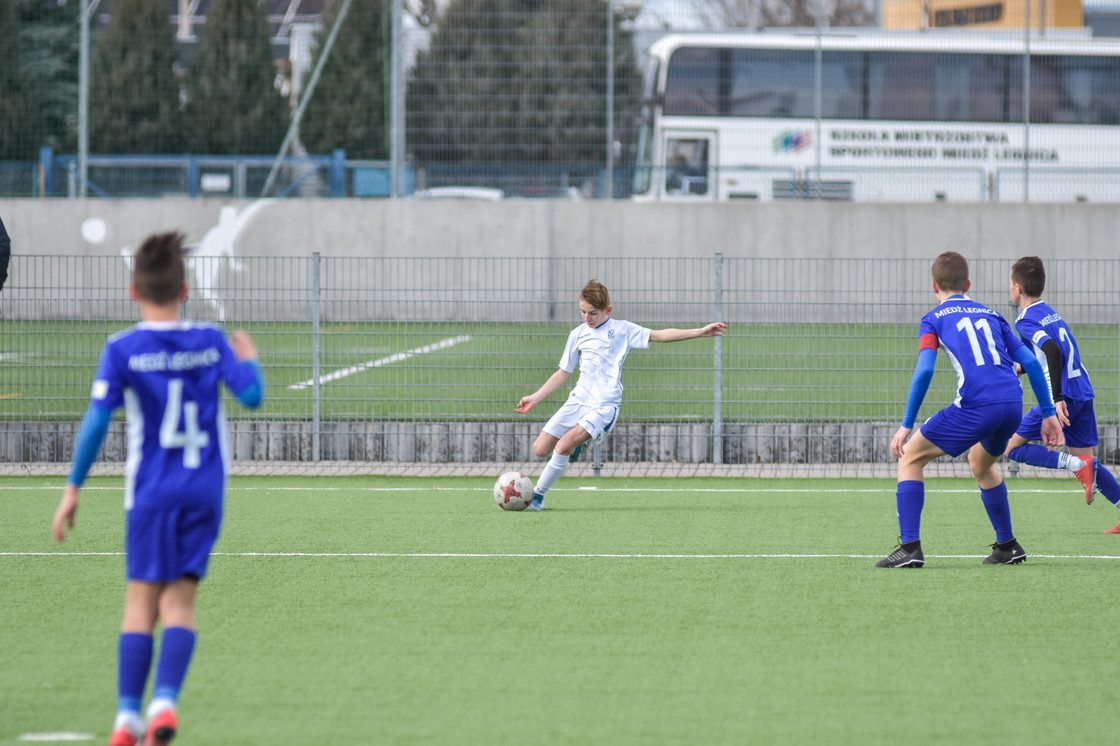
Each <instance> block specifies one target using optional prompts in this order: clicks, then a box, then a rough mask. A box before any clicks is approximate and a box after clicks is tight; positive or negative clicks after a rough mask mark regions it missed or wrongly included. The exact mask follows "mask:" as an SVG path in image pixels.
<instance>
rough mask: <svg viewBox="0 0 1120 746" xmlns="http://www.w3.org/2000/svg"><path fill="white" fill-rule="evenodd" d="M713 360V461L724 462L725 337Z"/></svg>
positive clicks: (718, 292) (719, 263) (719, 275)
mask: <svg viewBox="0 0 1120 746" xmlns="http://www.w3.org/2000/svg"><path fill="white" fill-rule="evenodd" d="M715 279H716V282H715V288H716V289H715V320H716V321H723V253H722V252H719V251H717V252H716V278H715ZM713 350H714V352H713V353H712V355H713V360H712V463H713V464H722V463H723V337H716V338H715V345H714V346H713Z"/></svg>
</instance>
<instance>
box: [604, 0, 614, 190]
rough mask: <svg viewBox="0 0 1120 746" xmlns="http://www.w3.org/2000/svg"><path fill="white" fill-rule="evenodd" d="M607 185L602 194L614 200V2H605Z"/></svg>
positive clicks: (612, 0) (609, 0) (608, 0)
mask: <svg viewBox="0 0 1120 746" xmlns="http://www.w3.org/2000/svg"><path fill="white" fill-rule="evenodd" d="M605 4H606V6H607V111H606V114H607V183H606V191H605V192H604V194H605V195H606V198H607V199H614V0H607V2H606V3H605Z"/></svg>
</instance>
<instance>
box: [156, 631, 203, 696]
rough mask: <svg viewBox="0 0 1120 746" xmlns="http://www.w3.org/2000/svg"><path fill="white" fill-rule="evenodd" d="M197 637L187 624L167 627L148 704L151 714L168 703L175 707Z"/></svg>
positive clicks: (161, 642)
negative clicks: (150, 699) (185, 625)
mask: <svg viewBox="0 0 1120 746" xmlns="http://www.w3.org/2000/svg"><path fill="white" fill-rule="evenodd" d="M195 639H196V635H195V632H194V630H191V629H187V628H186V627H167V628H166V629H164V630H163V637H162V638H161V640H160V646H159V665H158V666H157V667H156V680H155V684H154V686H153V687H152V701H151V704H149V705H148V716H149V717H151V716H152V715H155V714H156V713H159V712H161V711H163V710H165V709H167V707H173V706H174V705H175V703H176V702H177V701H178V699H179V690H180V689H182V688H183V681H184V680H185V679H186V678H187V669H188V668H189V667H190V665H191V656H192V655H193V654H194V643H195Z"/></svg>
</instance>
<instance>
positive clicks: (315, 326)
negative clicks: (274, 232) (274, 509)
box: [311, 251, 322, 462]
mask: <svg viewBox="0 0 1120 746" xmlns="http://www.w3.org/2000/svg"><path fill="white" fill-rule="evenodd" d="M319 259H320V257H319V252H318V251H313V252H311V459H312V461H316V462H317V461H319V460H320V458H321V447H322V444H321V442H320V440H319V429H320V422H319Z"/></svg>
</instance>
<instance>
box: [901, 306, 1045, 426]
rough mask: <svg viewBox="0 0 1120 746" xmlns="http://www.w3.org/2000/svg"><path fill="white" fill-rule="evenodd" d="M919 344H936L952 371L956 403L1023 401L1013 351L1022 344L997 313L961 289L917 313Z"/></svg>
mask: <svg viewBox="0 0 1120 746" xmlns="http://www.w3.org/2000/svg"><path fill="white" fill-rule="evenodd" d="M919 336H920V342H919V347H920V348H923V349H924V348H932V349H935V350H936V349H938V348H941V349H943V350H944V351H945V353H946V354H947V355H948V356H949V360H950V362H952V364H953V368H954V369H955V370H956V371H957V398H956V400H955V401H954V402H953V403H954V404H955V405H957V406H958V407H976V406H983V405H985V404H996V403H1000V402H1016V401H1017V402H1022V401H1023V388H1022V386H1021V385H1020V384H1019V377H1018V376H1017V375H1016V374H1015V364H1014V362H1013V361H1012V356H1013V355H1014V354H1015V350H1017V349H1018V348H1020V347H1022V346H1023V343H1022V342H1020V341H1019V339H1018V337H1016V336H1015V333H1014V332H1013V331H1011V325H1010V324H1008V323H1007V320H1006V319H1004V318H1003V316H1001V315H1000V314H999V313H997V312H996V311H993V310H992V309H990V308H988V307H987V306H985V305H983V304H981V303H977V302H976V301H974V300H972V299H971V298H969V297H968V296H966V295H954V296H951V297H950V298H947V299H946V300H945V302H944V303H942V304H941V305H940V306H938V307H937V308H935V309H933V310H932V311H930V312H929V313H927V314H926V315H925V316H923V317H922V322H921V325H920V326H919Z"/></svg>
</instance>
